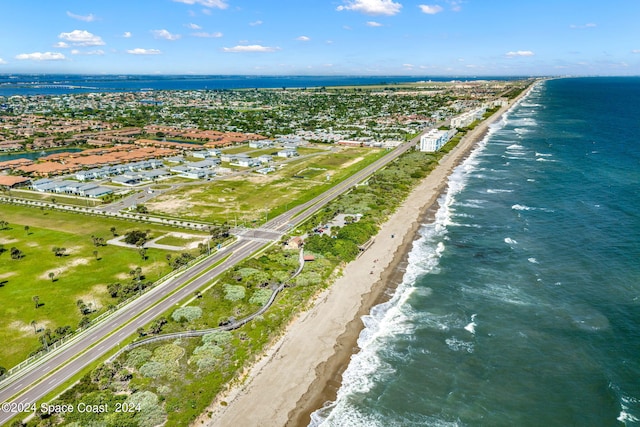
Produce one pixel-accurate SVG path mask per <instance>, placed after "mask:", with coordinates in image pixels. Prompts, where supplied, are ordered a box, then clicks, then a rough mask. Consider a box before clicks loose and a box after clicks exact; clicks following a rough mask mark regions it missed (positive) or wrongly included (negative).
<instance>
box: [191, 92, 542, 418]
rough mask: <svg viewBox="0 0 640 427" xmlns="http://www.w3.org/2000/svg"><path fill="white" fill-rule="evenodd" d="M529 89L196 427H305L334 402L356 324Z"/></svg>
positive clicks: (383, 230)
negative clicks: (452, 183)
mask: <svg viewBox="0 0 640 427" xmlns="http://www.w3.org/2000/svg"><path fill="white" fill-rule="evenodd" d="M534 86H535V83H533V84H531V85H530V86H529V87H528V88H526V89H525V90H524V91H523V92H522V93H521V94H520V95H518V97H516V98H515V99H514V100H512V101H511V102H510V103H509V104H508V105H507V106H505V107H502V108H501V109H500V110H498V111H497V112H496V113H495V114H494V115H493V116H491V117H490V118H488V119H487V120H485V121H483V122H482V123H480V124H479V125H478V126H477V127H476V128H475V129H473V130H472V131H471V132H469V133H468V134H467V135H465V137H464V138H463V139H462V140H461V141H460V142H459V143H458V145H457V146H456V147H455V148H454V149H452V150H451V152H449V153H448V154H447V155H445V156H444V157H443V158H442V159H441V160H440V163H439V165H438V166H437V167H436V168H435V169H434V170H433V171H431V173H430V174H429V175H428V176H427V177H425V178H424V179H423V180H422V181H421V182H420V183H419V184H418V185H417V186H416V187H415V188H414V189H413V190H412V192H411V193H410V194H409V196H408V197H407V198H406V199H405V201H404V202H403V203H402V205H401V206H400V207H399V208H398V209H397V210H396V212H395V213H393V214H392V215H391V216H390V217H389V219H388V220H387V222H385V223H384V224H382V226H381V227H380V231H379V232H378V234H377V235H376V236H375V241H374V243H373V244H372V245H371V247H370V248H369V249H368V250H367V251H366V252H364V253H363V254H362V255H361V256H360V257H359V258H358V259H356V260H355V261H353V262H351V263H349V264H348V265H347V266H346V267H345V268H344V270H343V274H342V276H341V277H339V278H338V279H336V280H335V282H334V283H333V284H332V285H330V286H329V287H328V288H327V289H326V290H324V291H323V292H321V293H320V294H319V295H318V296H317V297H316V298H315V300H314V301H313V302H312V303H311V304H310V307H309V308H308V309H307V310H305V311H304V312H301V313H299V314H298V316H297V317H296V318H295V319H294V320H293V321H292V322H291V324H290V325H289V326H288V327H287V329H286V331H285V333H284V335H283V336H282V337H281V338H280V339H278V340H277V342H275V343H274V344H273V345H272V346H271V347H270V348H269V349H268V350H267V352H266V353H265V354H264V355H263V356H262V358H261V359H260V360H259V361H258V362H256V363H255V364H254V365H253V366H252V367H250V368H249V371H248V372H249V373H248V375H247V377H246V378H245V379H244V381H243V383H242V384H239V385H235V386H233V387H231V389H230V390H229V391H227V392H226V393H223V394H222V395H220V396H218V397H217V398H216V399H215V400H214V401H213V403H212V404H211V405H210V406H209V407H208V408H207V409H206V410H205V412H204V413H203V414H202V415H201V416H200V417H199V418H198V419H197V420H196V421H195V422H194V423H193V425H207V426H210V427H214V426H230V425H242V426H288V427H293V426H307V425H308V424H309V422H310V414H311V413H313V412H315V411H316V410H318V409H320V408H322V407H323V406H324V404H325V403H326V402H330V401H334V400H335V399H336V393H337V391H338V389H339V388H340V386H341V382H342V373H343V372H344V370H345V369H346V368H347V366H348V364H349V362H350V359H351V356H352V355H353V354H355V353H357V352H358V351H359V348H358V346H357V339H358V337H359V335H360V332H361V331H362V329H363V328H364V325H363V323H362V320H361V317H362V316H363V315H366V314H368V313H369V312H370V311H371V309H372V308H373V307H374V306H376V305H378V304H380V303H383V302H385V301H388V300H389V298H390V297H391V296H392V294H393V292H394V290H395V288H396V287H397V285H398V284H400V282H401V281H402V279H403V276H404V268H405V267H406V265H407V259H408V254H409V252H410V250H411V248H412V246H413V242H414V241H415V240H416V237H417V234H418V231H419V229H420V226H421V225H422V224H423V223H424V222H429V221H433V219H434V215H435V212H436V211H437V209H438V200H439V198H440V196H441V195H442V194H443V193H444V192H445V191H447V187H448V177H449V175H450V174H451V173H452V172H453V170H454V169H455V168H456V167H457V166H458V165H460V164H461V163H462V162H463V161H464V160H465V159H466V158H467V157H468V156H469V154H470V153H471V152H472V150H473V149H474V148H475V147H476V145H477V143H478V142H479V141H481V140H482V139H483V138H484V137H485V136H486V135H487V133H488V131H489V126H490V125H491V124H493V123H495V122H497V121H499V120H500V118H501V117H502V115H503V114H504V113H506V112H507V111H508V110H509V109H511V108H512V107H513V106H514V105H515V104H517V102H518V101H519V100H520V99H522V98H523V97H524V96H526V94H527V93H529V91H530V90H531V88H532V87H534ZM394 236H395V237H394ZM310 337H312V338H310ZM292 379H295V380H294V381H292ZM223 401H224V402H225V403H222V402H223Z"/></svg>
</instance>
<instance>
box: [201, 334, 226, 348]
mask: <svg viewBox="0 0 640 427" xmlns="http://www.w3.org/2000/svg"><path fill="white" fill-rule="evenodd" d="M232 339H233V334H232V333H231V332H229V331H214V332H211V333H209V334H207V335H205V336H203V337H202V342H203V343H205V344H207V343H214V344H217V345H221V346H224V345H227V344H229V343H230V342H231V340H232Z"/></svg>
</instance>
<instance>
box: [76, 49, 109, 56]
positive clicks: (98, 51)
mask: <svg viewBox="0 0 640 427" xmlns="http://www.w3.org/2000/svg"><path fill="white" fill-rule="evenodd" d="M71 54H72V55H100V56H101V55H104V50H102V49H97V50H90V51H88V52H82V51H80V50H78V49H73V50H72V51H71Z"/></svg>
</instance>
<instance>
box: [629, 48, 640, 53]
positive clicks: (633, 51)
mask: <svg viewBox="0 0 640 427" xmlns="http://www.w3.org/2000/svg"><path fill="white" fill-rule="evenodd" d="M631 53H640V49H633V50H632V51H631Z"/></svg>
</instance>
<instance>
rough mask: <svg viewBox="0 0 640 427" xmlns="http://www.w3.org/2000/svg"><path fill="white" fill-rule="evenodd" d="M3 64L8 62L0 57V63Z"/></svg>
mask: <svg viewBox="0 0 640 427" xmlns="http://www.w3.org/2000/svg"><path fill="white" fill-rule="evenodd" d="M4 64H8V62H7V61H5V60H4V59H2V58H0V65H4Z"/></svg>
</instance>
